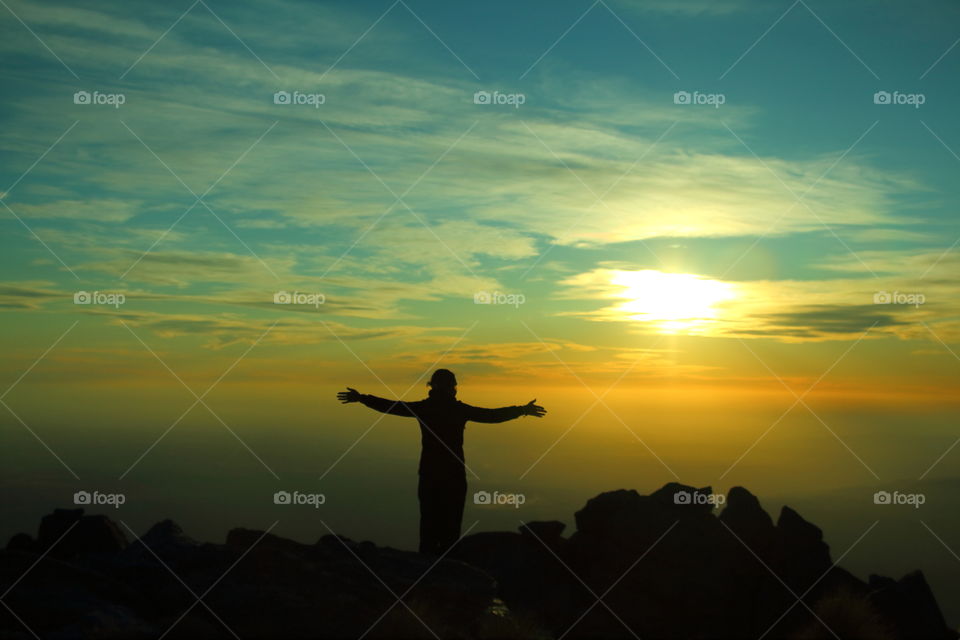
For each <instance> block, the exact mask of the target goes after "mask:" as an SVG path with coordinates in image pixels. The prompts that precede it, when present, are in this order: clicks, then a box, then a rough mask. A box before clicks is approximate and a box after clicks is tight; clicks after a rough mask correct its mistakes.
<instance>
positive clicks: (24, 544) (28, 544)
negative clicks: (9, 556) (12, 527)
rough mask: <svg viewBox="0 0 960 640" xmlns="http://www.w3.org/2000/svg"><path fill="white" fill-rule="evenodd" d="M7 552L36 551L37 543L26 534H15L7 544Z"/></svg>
mask: <svg viewBox="0 0 960 640" xmlns="http://www.w3.org/2000/svg"><path fill="white" fill-rule="evenodd" d="M6 548H7V551H36V549H37V543H36V541H35V540H34V539H33V538H31V537H30V535H29V534H26V533H15V534H13V536H11V537H10V541H9V542H7V547H6Z"/></svg>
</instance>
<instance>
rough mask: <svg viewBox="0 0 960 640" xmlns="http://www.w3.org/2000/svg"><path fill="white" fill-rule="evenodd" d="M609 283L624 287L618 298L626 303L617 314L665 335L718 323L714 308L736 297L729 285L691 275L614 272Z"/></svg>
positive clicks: (690, 330) (700, 330) (648, 271)
mask: <svg viewBox="0 0 960 640" xmlns="http://www.w3.org/2000/svg"><path fill="white" fill-rule="evenodd" d="M610 282H611V284H614V285H617V286H621V287H623V291H622V292H621V293H620V294H618V297H622V298H626V299H627V301H626V302H624V303H622V304H620V305H619V306H617V307H616V311H618V312H620V313H623V314H624V315H626V316H627V317H628V318H629V319H631V320H637V321H640V322H652V323H654V324H655V325H656V326H657V328H658V329H659V330H660V332H661V333H668V334H674V333H700V332H702V330H703V329H704V328H706V326H707V325H709V324H711V323H713V322H715V321H716V320H717V318H718V316H719V309H718V308H717V305H718V304H720V303H722V302H725V301H727V300H732V299H734V298H736V297H737V294H736V293H735V291H734V285H733V284H732V283H729V282H721V281H720V280H710V279H708V278H704V277H703V276H698V275H696V274H692V273H664V272H662V271H657V270H654V269H645V270H642V271H614V272H613V273H612V275H611V277H610Z"/></svg>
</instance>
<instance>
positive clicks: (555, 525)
mask: <svg viewBox="0 0 960 640" xmlns="http://www.w3.org/2000/svg"><path fill="white" fill-rule="evenodd" d="M566 528H567V525H565V524H563V523H562V522H560V521H559V520H541V521H534V522H528V523H526V524H523V525H521V526H520V528H519V531H520V534H521V535H523V536H528V537H530V538H531V539H533V540H535V541H539V542H540V543H541V544H545V545H547V546H548V547H550V548H551V549H558V548H559V547H560V545H561V544H563V542H564V539H563V537H562V536H563V530H564V529H566Z"/></svg>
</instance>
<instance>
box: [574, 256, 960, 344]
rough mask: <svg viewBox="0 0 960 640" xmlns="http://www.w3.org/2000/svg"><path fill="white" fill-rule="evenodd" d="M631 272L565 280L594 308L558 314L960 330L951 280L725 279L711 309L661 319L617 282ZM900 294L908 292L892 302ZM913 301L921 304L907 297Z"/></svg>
mask: <svg viewBox="0 0 960 640" xmlns="http://www.w3.org/2000/svg"><path fill="white" fill-rule="evenodd" d="M630 273H632V272H630V271H624V270H619V269H607V268H599V269H593V270H591V271H588V272H583V273H579V274H575V275H573V276H570V277H567V278H566V279H564V280H562V281H561V282H560V285H561V290H560V291H559V292H558V294H557V295H558V296H559V297H562V298H564V299H567V300H570V301H576V302H577V303H578V306H580V307H583V306H585V303H586V306H587V307H588V308H586V309H583V310H575V311H560V312H558V313H559V315H562V316H572V317H579V318H585V319H588V320H593V321H600V322H622V323H627V324H629V325H630V326H631V327H632V328H633V329H634V330H635V331H637V332H641V333H663V332H664V331H676V332H679V333H681V334H683V333H691V334H695V335H707V336H714V337H743V338H757V337H766V338H773V339H776V340H781V341H784V342H804V341H822V340H851V339H858V338H860V337H861V336H862V335H864V334H865V333H866V332H867V330H868V329H869V330H870V332H869V336H870V337H874V338H880V337H897V338H901V339H905V340H915V339H922V340H933V339H934V337H933V336H931V335H930V333H929V331H928V330H927V329H926V328H925V327H924V323H926V324H927V325H930V326H933V325H937V326H938V327H939V329H938V331H937V333H938V335H941V336H942V339H944V340H947V339H952V338H953V337H955V336H957V335H958V334H957V333H956V330H957V329H958V328H960V327H958V323H957V319H960V301H958V300H957V298H956V296H955V295H954V293H953V292H954V291H955V284H954V283H950V282H929V283H926V284H925V285H924V286H922V287H920V288H918V287H917V284H916V283H915V282H914V283H911V282H910V281H909V280H905V279H903V278H897V277H885V278H835V279H826V280H776V281H770V280H752V281H728V282H725V283H723V284H724V285H725V286H726V287H727V288H728V289H729V291H730V292H731V295H730V296H729V297H727V298H725V299H723V298H718V299H717V301H716V302H715V303H714V304H713V305H712V306H711V308H710V309H709V310H707V309H706V308H700V307H698V306H697V305H693V307H692V308H691V310H690V311H689V314H690V315H689V318H688V317H687V316H686V315H682V317H680V318H678V319H677V320H679V321H676V320H673V319H671V318H670V315H669V314H666V316H665V318H661V317H659V316H658V315H657V314H656V313H655V311H656V308H655V307H656V304H657V300H656V299H653V300H648V301H646V304H644V305H642V308H644V309H650V308H651V306H652V307H653V312H652V313H651V314H650V315H649V316H644V315H643V314H638V313H636V309H635V306H636V305H633V304H632V303H633V302H634V299H633V298H632V296H643V295H644V292H645V290H644V289H642V288H639V289H637V291H634V292H631V291H630V290H629V288H627V287H625V286H624V285H623V284H618V283H623V282H624V281H629V280H630V278H629V277H627V278H624V277H623V275H624V274H630ZM691 291H693V292H695V291H696V290H694V289H691ZM894 292H896V293H898V294H903V295H900V296H899V297H898V298H897V299H895V300H894V299H892V295H893V294H894ZM908 293H909V294H919V295H920V296H922V299H921V298H916V296H914V297H911V298H910V299H909V300H908V299H907V298H906V297H905V296H906V295H907V294H908ZM654 294H656V295H664V294H663V293H662V292H660V293H657V292H652V294H651V295H654ZM878 294H881V295H880V296H879V297H878ZM674 295H675V296H683V295H685V291H684V290H681V289H677V290H676V291H675V292H674ZM914 299H916V300H919V301H920V302H919V304H915V303H913V302H910V303H909V304H908V303H907V302H909V301H911V300H914ZM663 302H664V304H666V305H668V306H667V308H668V310H669V309H670V308H673V307H672V306H671V305H674V303H675V301H674V300H672V299H671V300H664V301H663ZM598 303H599V306H597V304H598ZM682 308H683V309H686V307H682ZM671 320H673V321H671Z"/></svg>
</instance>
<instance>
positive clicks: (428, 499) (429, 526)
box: [417, 476, 443, 555]
mask: <svg viewBox="0 0 960 640" xmlns="http://www.w3.org/2000/svg"><path fill="white" fill-rule="evenodd" d="M437 489H438V487H437V486H436V483H435V482H431V481H430V480H429V479H425V478H423V477H422V476H421V478H420V484H419V485H418V487H417V497H418V498H419V499H420V553H427V554H432V555H437V554H439V553H440V551H439V548H440V532H441V530H442V514H443V510H442V509H443V501H442V499H441V496H439V495H438V491H437Z"/></svg>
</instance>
